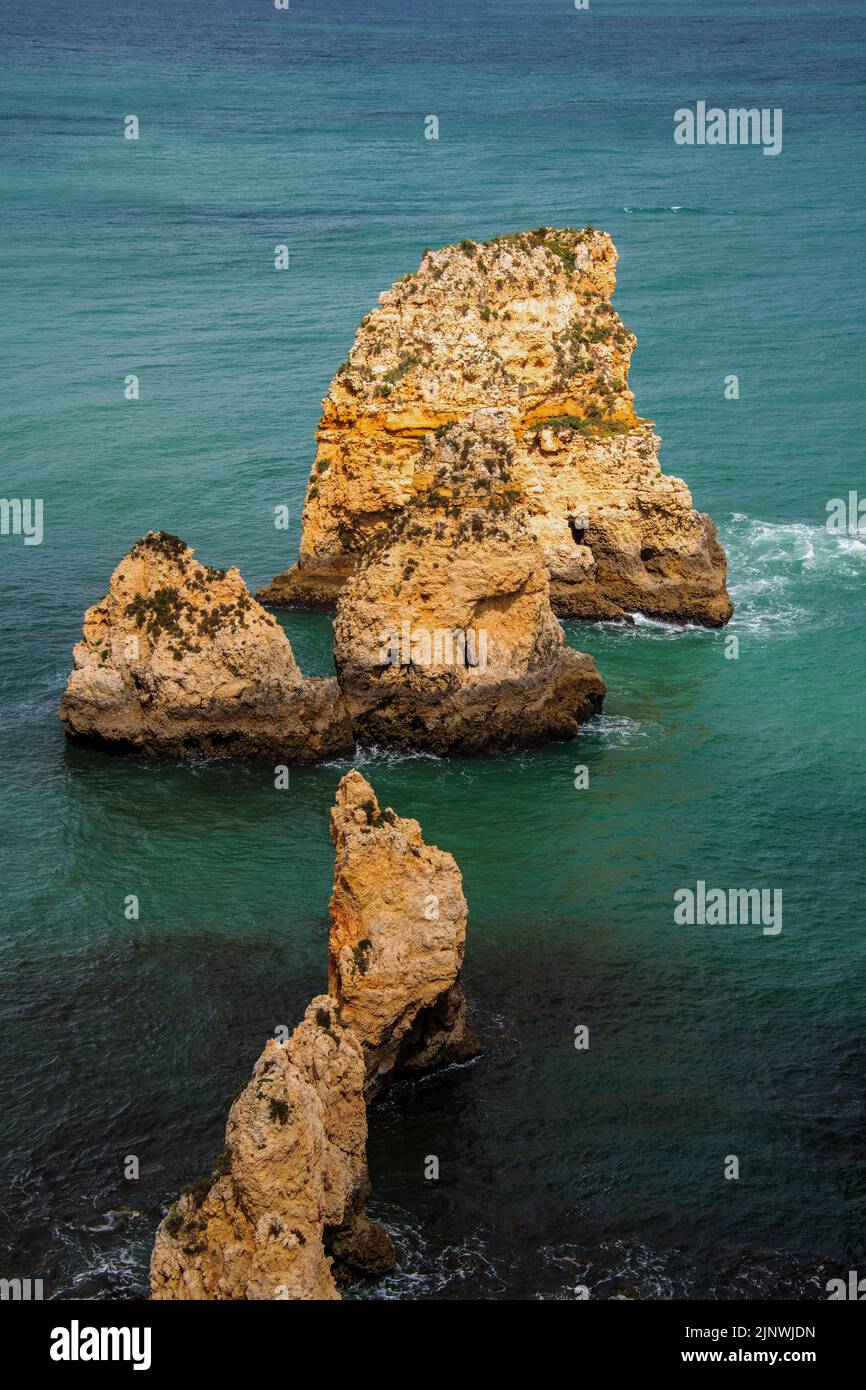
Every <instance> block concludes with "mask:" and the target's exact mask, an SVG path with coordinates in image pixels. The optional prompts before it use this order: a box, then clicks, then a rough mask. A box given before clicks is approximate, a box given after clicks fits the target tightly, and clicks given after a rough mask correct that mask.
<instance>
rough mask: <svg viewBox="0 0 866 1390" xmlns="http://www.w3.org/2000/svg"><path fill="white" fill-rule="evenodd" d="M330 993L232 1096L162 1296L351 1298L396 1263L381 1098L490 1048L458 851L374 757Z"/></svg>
mask: <svg viewBox="0 0 866 1390" xmlns="http://www.w3.org/2000/svg"><path fill="white" fill-rule="evenodd" d="M331 833H332V837H333V840H334V844H335V847H336V859H335V866H334V893H333V897H332V899H331V915H332V925H331V934H330V943H329V976H330V991H331V992H330V993H329V994H327V995H319V996H318V997H317V998H315V999H313V1000H312V1002H311V1003H310V1005H309V1006H308V1008H307V1010H306V1013H305V1015H304V1018H303V1021H302V1022H301V1023H300V1024H299V1025H298V1027H297V1028H296V1029H295V1031H294V1033H293V1034H292V1035H291V1037H290V1038H289V1039H288V1040H287V1041H286V1042H285V1043H280V1042H277V1041H276V1040H275V1039H271V1040H270V1041H269V1042H268V1043H267V1045H266V1046H265V1049H264V1051H263V1052H262V1054H261V1056H260V1057H259V1059H258V1061H257V1062H256V1064H255V1067H254V1068H253V1074H252V1078H251V1080H250V1082H249V1084H248V1085H247V1086H246V1087H245V1088H244V1090H243V1091H242V1092H241V1094H240V1095H239V1096H238V1098H237V1099H236V1100H235V1102H234V1104H233V1105H232V1107H231V1110H230V1111H229V1118H228V1125H227V1128H226V1147H225V1150H224V1152H223V1153H222V1155H221V1156H220V1158H219V1159H218V1160H217V1166H216V1171H215V1172H214V1174H213V1175H212V1177H210V1178H205V1179H201V1180H200V1181H199V1182H197V1183H194V1184H192V1186H190V1187H189V1188H187V1189H185V1190H184V1192H183V1193H182V1194H181V1196H180V1198H179V1199H178V1201H177V1202H176V1203H175V1204H174V1205H173V1206H172V1208H171V1209H170V1211H169V1212H168V1214H167V1215H166V1216H165V1218H164V1219H163V1221H162V1222H161V1224H160V1226H159V1229H158V1231H157V1235H156V1242H155V1245H154V1250H153V1255H152V1258H151V1270H150V1272H151V1288H152V1293H153V1297H154V1298H155V1299H251V1300H258V1299H302V1300H320V1299H337V1298H339V1297H340V1294H339V1291H338V1288H339V1286H341V1285H343V1284H346V1283H348V1282H351V1280H352V1279H355V1278H357V1277H359V1276H364V1275H366V1276H376V1275H381V1274H383V1273H386V1272H387V1271H388V1270H390V1269H393V1267H394V1250H393V1246H392V1243H391V1239H390V1237H389V1235H388V1233H387V1232H386V1231H385V1230H384V1228H383V1227H382V1226H380V1225H378V1223H376V1222H374V1221H371V1220H370V1219H369V1218H368V1217H367V1215H366V1213H365V1210H364V1203H365V1201H366V1199H367V1197H368V1195H369V1192H370V1182H369V1177H368V1173H367V1158H366V1141H367V1114H366V1099H369V1098H370V1097H372V1096H374V1095H376V1094H377V1093H378V1092H379V1091H381V1089H382V1088H383V1087H384V1086H385V1085H386V1084H387V1082H388V1081H389V1080H390V1079H391V1078H392V1077H393V1076H395V1075H397V1074H398V1073H401V1072H404V1073H407V1072H408V1073H412V1072H418V1071H421V1070H426V1069H430V1068H432V1067H438V1066H442V1065H444V1064H446V1063H450V1062H454V1061H464V1060H466V1059H467V1058H469V1057H471V1056H474V1055H475V1053H476V1052H477V1051H478V1044H477V1042H476V1040H475V1038H474V1036H473V1034H472V1033H471V1031H470V1029H469V1027H468V1025H467V1023H466V1018H465V1003H464V998H463V985H462V980H461V973H460V972H461V969H462V964H463V947H464V940H465V933H466V902H465V899H464V897H463V890H462V884H461V878H460V871H459V869H458V868H457V865H456V863H455V862H454V860H453V858H452V857H451V855H449V854H445V853H444V852H443V851H441V850H438V849H436V848H435V847H434V846H431V845H426V844H425V843H424V840H423V838H422V836H421V831H420V828H419V826H418V823H417V821H414V820H403V819H401V818H400V817H399V816H396V815H395V814H394V812H393V811H392V810H390V808H386V809H385V810H384V811H383V810H380V808H379V804H378V802H377V800H376V796H375V793H374V792H373V789H372V787H371V786H370V785H369V783H368V782H366V781H365V779H364V778H363V777H362V776H361V775H360V773H358V772H351V773H349V774H348V775H347V776H346V777H344V778H343V780H342V781H341V783H340V786H339V788H338V791H337V799H336V804H335V806H334V809H333V812H332V832H331Z"/></svg>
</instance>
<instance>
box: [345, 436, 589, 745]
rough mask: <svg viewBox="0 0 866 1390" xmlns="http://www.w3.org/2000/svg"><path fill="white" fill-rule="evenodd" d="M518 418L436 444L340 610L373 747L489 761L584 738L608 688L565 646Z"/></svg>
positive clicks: (348, 694)
mask: <svg viewBox="0 0 866 1390" xmlns="http://www.w3.org/2000/svg"><path fill="white" fill-rule="evenodd" d="M516 452H517V444H516V440H515V437H514V432H513V430H512V428H511V422H510V419H509V417H508V415H507V413H505V412H503V411H495V410H486V411H484V410H479V411H476V412H475V413H474V414H472V415H469V416H466V417H465V418H464V419H462V420H460V421H458V422H456V423H454V424H451V425H443V426H441V427H440V428H439V429H438V430H437V431H436V432H435V433H434V434H428V435H426V436H425V438H424V440H423V442H422V447H421V451H420V453H419V456H418V459H417V462H416V466H415V468H414V470H413V474H412V478H411V493H410V496H409V498H408V500H407V502H406V505H405V507H404V508H403V510H402V511H401V512H399V513H398V515H397V517H396V518H395V519H394V521H393V522H392V524H391V526H390V527H389V528H388V529H387V530H384V531H380V532H378V533H377V534H376V535H375V536H372V537H371V538H370V540H369V542H368V544H367V546H366V548H365V549H364V551H363V553H362V554H361V555H360V557H359V560H358V564H357V566H356V568H355V569H354V571H353V572H352V574H351V575H350V576H349V578H348V579H347V581H346V583H345V585H344V587H343V589H342V591H341V593H340V596H339V599H338V603H337V618H336V622H335V624H334V631H335V641H334V660H335V663H336V667H337V676H338V680H339V682H340V687H341V690H342V693H343V698H344V700H345V704H346V708H347V710H348V712H349V717H350V718H351V720H352V724H353V727H354V728H355V731H356V735H357V737H358V738H359V739H360V740H361V742H362V743H365V744H369V745H378V744H381V745H384V746H386V747H397V748H412V747H420V748H424V749H427V750H429V751H432V752H434V753H441V754H445V753H453V752H461V753H478V752H482V751H491V750H497V749H502V748H506V747H509V746H513V745H520V744H522V745H530V744H535V743H541V742H544V741H545V740H548V739H562V738H570V737H572V736H573V735H574V734H575V733H576V732H577V729H578V726H579V724H580V723H582V722H583V721H585V720H586V719H589V718H590V717H591V716H592V715H593V714H596V713H598V711H599V710H600V708H601V704H602V700H603V697H604V682H603V681H602V679H601V677H600V675H599V674H598V671H597V670H596V667H595V663H594V662H593V660H592V659H591V657H588V656H584V655H583V654H582V653H580V652H576V651H573V650H572V649H571V648H570V647H568V646H567V645H566V644H565V640H564V637H563V632H562V628H561V627H560V624H559V623H558V622H557V620H556V618H555V616H554V614H553V610H552V609H551V606H550V581H549V578H548V572H547V567H546V565H545V561H544V555H543V552H542V547H541V545H540V544H539V542H538V540H537V539H536V537H535V535H534V533H533V530H532V527H531V525H530V521H529V516H528V513H527V511H526V506H525V501H526V498H525V493H524V491H523V488H522V486H521V481H520V478H519V476H518V474H517V472H516V467H515V457H516Z"/></svg>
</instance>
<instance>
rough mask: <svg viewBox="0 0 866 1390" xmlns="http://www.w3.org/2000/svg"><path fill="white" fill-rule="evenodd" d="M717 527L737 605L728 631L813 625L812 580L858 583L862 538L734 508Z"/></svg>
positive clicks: (845, 585) (864, 567)
mask: <svg viewBox="0 0 866 1390" xmlns="http://www.w3.org/2000/svg"><path fill="white" fill-rule="evenodd" d="M720 532H721V539H722V543H723V545H724V546H725V549H726V550H727V553H728V589H729V592H730V595H731V598H732V599H733V602H734V604H735V606H736V610H737V611H736V613H735V615H734V619H733V623H732V630H733V631H737V630H740V631H745V632H749V633H752V634H758V635H762V636H772V635H785V634H790V633H793V632H795V631H797V630H799V629H801V628H803V627H804V626H813V625H814V624H815V623H816V622H817V621H820V619H819V618H818V617H817V616H816V605H815V604H814V603H813V602H812V595H813V593H815V592H816V591H817V588H818V586H820V587H821V588H822V589H823V588H826V587H827V586H828V585H832V586H835V587H836V588H838V589H840V590H842V591H845V590H848V589H851V588H853V587H855V586H856V587H858V588H859V587H860V586H861V585H862V583H863V579H864V575H866V544H864V542H863V541H862V540H861V539H859V538H858V537H857V536H847V535H837V534H836V533H834V532H831V531H828V530H827V528H826V527H825V526H822V525H816V524H814V523H812V524H810V523H808V522H802V521H790V522H772V521H761V520H758V519H756V518H755V517H749V516H746V515H744V513H742V512H734V514H733V515H732V517H731V520H730V521H729V522H728V523H727V524H726V525H723V526H722V527H721V528H720Z"/></svg>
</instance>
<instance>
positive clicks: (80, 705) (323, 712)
mask: <svg viewBox="0 0 866 1390" xmlns="http://www.w3.org/2000/svg"><path fill="white" fill-rule="evenodd" d="M60 717H61V719H62V720H63V721H64V724H65V726H66V730H67V733H68V734H69V735H70V736H71V737H74V738H78V739H80V740H82V741H85V742H92V743H95V744H99V745H106V746H110V747H113V748H116V749H125V750H128V751H131V752H140V753H146V754H156V755H161V756H179V757H180V756H185V755H214V754H220V755H225V754H232V755H235V756H239V757H263V756H271V755H273V756H275V757H284V758H287V759H289V760H291V761H295V762H303V761H315V760H317V759H320V758H322V757H327V756H330V755H332V754H334V753H336V752H345V751H350V750H351V749H352V748H353V747H354V739H353V735H352V730H351V728H350V727H349V725H348V723H347V722H346V719H345V716H344V714H343V711H342V702H341V700H340V695H339V690H338V687H337V682H336V680H334V679H333V678H332V679H329V680H316V679H309V680H308V679H305V677H304V676H303V674H302V673H301V671H300V669H299V667H298V665H297V662H296V661H295V658H294V656H293V655H292V648H291V645H290V643H289V640H288V638H287V637H286V634H285V633H284V632H283V630H282V628H281V627H280V625H279V624H278V623H277V621H276V620H275V618H274V617H273V615H272V614H270V613H268V612H266V610H265V609H264V608H262V606H261V604H259V603H257V602H256V601H255V599H253V598H251V597H250V595H249V593H248V592H247V588H246V585H245V584H244V581H243V579H242V578H241V576H240V573H239V571H238V570H236V569H229V570H215V569H212V568H211V567H210V566H208V565H202V564H200V563H199V562H198V561H197V560H196V559H195V558H194V553H193V551H192V550H191V549H190V547H189V546H187V545H185V544H184V542H183V541H181V540H178V538H177V537H176V536H170V535H167V534H166V533H165V532H161V531H160V532H156V533H155V532H148V534H147V535H146V536H144V537H143V539H142V540H140V541H137V542H136V544H135V545H134V546H133V548H132V550H131V551H130V553H129V554H128V555H126V556H124V558H123V559H122V560H121V562H120V564H119V565H118V566H117V569H116V570H115V571H114V574H113V575H112V576H111V581H110V583H109V588H108V593H107V594H106V596H105V598H103V599H101V600H100V602H99V603H97V604H95V605H94V606H93V607H92V608H90V609H88V611H87V613H86V614H85V617H84V628H83V633H82V640H81V641H80V642H79V643H78V644H77V646H76V647H75V650H74V652H73V670H72V673H71V674H70V676H69V680H68V682H67V686H66V690H65V692H64V695H63V698H62V700H61V704H60Z"/></svg>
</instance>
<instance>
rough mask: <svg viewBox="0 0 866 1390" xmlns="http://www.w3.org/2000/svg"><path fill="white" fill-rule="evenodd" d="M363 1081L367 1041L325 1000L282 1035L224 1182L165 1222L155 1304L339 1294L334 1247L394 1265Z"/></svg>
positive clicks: (264, 1066)
mask: <svg viewBox="0 0 866 1390" xmlns="http://www.w3.org/2000/svg"><path fill="white" fill-rule="evenodd" d="M363 1084H364V1058H363V1053H362V1050H361V1045H360V1043H359V1042H358V1039H357V1038H356V1037H355V1035H354V1033H353V1032H352V1031H351V1030H350V1029H349V1028H347V1027H345V1026H344V1025H343V1023H341V1021H340V1018H339V1013H338V1009H337V1005H336V1002H335V1000H333V999H331V998H330V997H329V996H328V995H324V994H323V995H319V997H318V998H316V999H314V1000H313V1001H312V1003H311V1004H310V1005H309V1007H308V1008H307V1012H306V1014H305V1016H304V1020H303V1022H302V1023H300V1024H299V1025H298V1027H297V1028H296V1029H295V1031H294V1033H293V1034H292V1036H291V1037H290V1038H289V1040H288V1042H287V1043H285V1044H283V1045H281V1044H279V1043H278V1042H276V1041H275V1040H274V1039H271V1041H269V1042H268V1044H267V1046H266V1047H265V1050H264V1052H263V1053H262V1055H261V1057H260V1058H259V1060H258V1061H257V1062H256V1065H255V1067H254V1069H253V1075H252V1080H251V1081H250V1083H249V1085H248V1086H247V1087H246V1088H245V1089H244V1090H243V1091H242V1093H241V1094H240V1096H238V1098H237V1100H236V1101H235V1102H234V1104H233V1105H232V1107H231V1110H230V1111H229V1118H228V1126H227V1128H226V1148H225V1151H224V1154H223V1155H222V1156H221V1158H220V1159H218V1160H217V1171H216V1172H215V1173H214V1175H213V1178H212V1180H209V1179H203V1180H202V1181H201V1182H199V1183H195V1184H193V1186H192V1187H190V1188H188V1189H187V1190H185V1192H184V1193H183V1194H182V1195H181V1197H180V1198H179V1200H178V1201H177V1202H176V1203H175V1205H174V1206H173V1207H172V1208H171V1210H170V1211H169V1213H168V1215H167V1216H166V1217H165V1219H164V1220H163V1221H162V1223H161V1225H160V1227H159V1230H158V1231H157V1235H156V1244H155V1247H154V1251H153V1256H152V1258H151V1266H150V1271H151V1287H152V1291H153V1297H154V1298H156V1299H282V1298H288V1299H335V1298H339V1296H340V1295H339V1293H338V1292H337V1286H336V1283H335V1280H334V1274H333V1272H332V1266H331V1259H330V1258H329V1256H328V1254H326V1251H325V1246H326V1242H327V1244H328V1246H329V1248H330V1249H332V1250H333V1248H334V1245H335V1244H336V1245H337V1246H339V1247H340V1250H341V1251H342V1252H343V1255H344V1256H345V1259H344V1263H345V1264H346V1265H347V1266H349V1267H351V1269H352V1270H354V1272H355V1273H366V1274H377V1273H384V1272H385V1271H386V1270H388V1269H392V1268H393V1266H394V1255H393V1248H392V1246H391V1241H390V1238H389V1237H388V1235H387V1233H386V1232H385V1230H384V1229H383V1228H382V1227H381V1226H377V1225H376V1224H375V1223H374V1222H371V1221H369V1220H368V1219H367V1218H366V1216H365V1215H364V1200H365V1198H366V1197H367V1194H368V1192H369V1181H368V1177H367V1158H366V1145H367V1113H366V1109H365V1106H364V1091H363Z"/></svg>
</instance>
